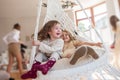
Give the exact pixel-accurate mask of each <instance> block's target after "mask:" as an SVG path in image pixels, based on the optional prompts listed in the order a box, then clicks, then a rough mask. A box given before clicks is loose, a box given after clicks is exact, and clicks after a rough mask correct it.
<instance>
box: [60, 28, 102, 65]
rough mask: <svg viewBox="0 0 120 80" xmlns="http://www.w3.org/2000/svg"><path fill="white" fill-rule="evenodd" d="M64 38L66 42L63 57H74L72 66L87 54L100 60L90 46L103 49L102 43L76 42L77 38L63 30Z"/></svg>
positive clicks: (71, 62)
mask: <svg viewBox="0 0 120 80" xmlns="http://www.w3.org/2000/svg"><path fill="white" fill-rule="evenodd" d="M62 38H63V40H64V48H63V54H62V57H65V58H66V57H67V58H70V57H72V56H73V57H72V59H71V61H70V64H72V65H73V64H75V63H76V62H77V60H78V59H79V58H80V57H82V56H85V55H86V54H88V55H90V56H92V57H93V58H94V59H98V58H99V56H98V54H97V53H96V52H95V51H94V50H93V48H91V47H90V46H98V47H101V43H91V42H85V41H80V40H75V38H74V37H73V36H72V35H71V33H70V32H68V31H67V30H63V33H62ZM83 45H84V46H83ZM88 45H89V46H88Z"/></svg>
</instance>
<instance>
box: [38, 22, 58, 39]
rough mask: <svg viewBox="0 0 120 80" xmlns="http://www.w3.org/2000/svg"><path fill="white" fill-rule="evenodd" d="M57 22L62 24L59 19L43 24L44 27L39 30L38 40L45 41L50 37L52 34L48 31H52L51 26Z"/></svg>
mask: <svg viewBox="0 0 120 80" xmlns="http://www.w3.org/2000/svg"><path fill="white" fill-rule="evenodd" d="M56 24H60V23H59V22H58V21H57V20H50V21H48V22H47V23H46V24H45V25H44V26H43V28H42V29H41V30H40V31H39V32H38V40H40V41H43V40H45V39H48V38H50V35H49V34H48V32H49V31H51V28H52V27H53V26H54V25H56Z"/></svg>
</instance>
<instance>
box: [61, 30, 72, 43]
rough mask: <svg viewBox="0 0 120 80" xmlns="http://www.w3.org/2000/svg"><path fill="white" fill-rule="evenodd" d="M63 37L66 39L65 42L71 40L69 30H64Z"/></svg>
mask: <svg viewBox="0 0 120 80" xmlns="http://www.w3.org/2000/svg"><path fill="white" fill-rule="evenodd" d="M62 39H63V40H64V42H69V41H70V37H69V34H68V33H67V32H63V33H62Z"/></svg>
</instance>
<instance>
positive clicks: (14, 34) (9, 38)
mask: <svg viewBox="0 0 120 80" xmlns="http://www.w3.org/2000/svg"><path fill="white" fill-rule="evenodd" d="M19 38H20V31H18V30H16V29H13V30H12V31H11V32H9V33H8V34H7V35H5V36H4V37H3V41H4V42H5V43H6V44H10V43H16V42H19Z"/></svg>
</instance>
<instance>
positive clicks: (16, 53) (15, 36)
mask: <svg viewBox="0 0 120 80" xmlns="http://www.w3.org/2000/svg"><path fill="white" fill-rule="evenodd" d="M20 30H21V26H20V25H19V24H18V23H16V24H14V26H13V30H12V31H11V32H9V33H8V34H7V35H5V37H4V38H3V40H4V42H5V43H6V44H7V45H8V53H9V54H8V55H9V62H8V66H7V72H8V73H10V71H11V68H12V64H13V61H14V57H15V58H16V60H17V63H18V67H19V72H20V74H22V72H23V68H22V57H21V52H20V44H21V42H20V40H19V39H20Z"/></svg>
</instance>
